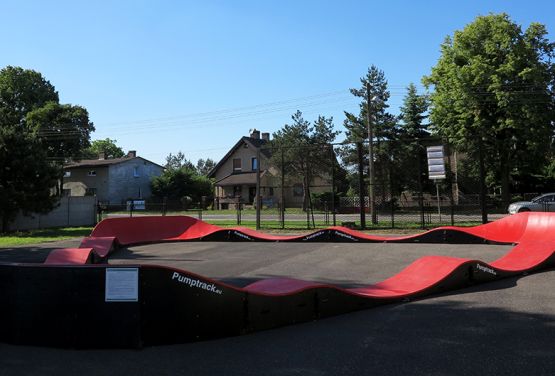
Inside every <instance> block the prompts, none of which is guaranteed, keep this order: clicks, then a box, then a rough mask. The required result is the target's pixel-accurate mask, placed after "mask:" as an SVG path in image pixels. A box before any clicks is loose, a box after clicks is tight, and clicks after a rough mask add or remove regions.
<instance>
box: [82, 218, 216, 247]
mask: <svg viewBox="0 0 555 376" xmlns="http://www.w3.org/2000/svg"><path fill="white" fill-rule="evenodd" d="M219 230H221V228H220V227H217V226H214V225H211V224H208V223H206V222H202V221H199V220H198V219H195V218H192V217H187V216H144V217H133V218H108V219H105V220H103V221H102V222H100V223H99V224H98V225H96V227H95V228H94V229H93V231H92V233H91V236H90V237H91V238H96V237H115V238H117V240H118V242H119V244H121V245H129V244H139V243H151V242H157V241H163V240H192V239H199V238H202V237H203V236H205V235H208V234H210V233H212V232H214V231H219Z"/></svg>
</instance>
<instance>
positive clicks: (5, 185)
mask: <svg viewBox="0 0 555 376" xmlns="http://www.w3.org/2000/svg"><path fill="white" fill-rule="evenodd" d="M0 166H2V168H0V218H1V220H2V223H1V225H2V229H1V230H2V232H6V231H7V230H8V225H9V223H10V222H11V221H12V220H13V219H14V218H15V216H16V215H17V213H18V211H22V212H23V213H24V214H29V213H31V212H38V213H44V212H48V211H49V210H51V209H52V208H53V207H54V205H55V204H56V201H57V200H56V197H55V196H53V195H52V194H51V192H50V188H51V187H54V185H55V184H56V181H57V177H58V171H57V169H56V168H55V166H54V165H53V164H51V163H48V161H47V158H46V150H45V149H44V148H43V146H42V144H41V142H40V140H39V139H37V138H36V137H34V136H33V135H32V134H30V133H27V132H24V131H23V130H21V129H18V128H14V127H5V126H0Z"/></svg>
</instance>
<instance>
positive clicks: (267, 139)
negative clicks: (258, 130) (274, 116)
mask: <svg viewBox="0 0 555 376" xmlns="http://www.w3.org/2000/svg"><path fill="white" fill-rule="evenodd" d="M262 139H263V140H264V141H270V133H268V132H264V133H262Z"/></svg>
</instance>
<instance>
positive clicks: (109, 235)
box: [47, 212, 555, 299]
mask: <svg viewBox="0 0 555 376" xmlns="http://www.w3.org/2000/svg"><path fill="white" fill-rule="evenodd" d="M447 232H449V233H455V234H457V233H458V234H465V235H470V236H472V237H475V238H478V239H482V240H483V241H484V242H488V241H489V242H498V243H512V244H514V245H515V247H514V248H513V249H512V250H511V251H509V252H508V253H507V254H505V255H504V256H503V257H501V258H499V259H498V260H496V261H493V262H491V263H489V264H488V263H485V262H482V261H480V260H471V259H465V258H456V257H449V256H426V257H422V258H420V259H418V260H416V261H415V262H413V263H412V264H410V265H408V266H407V267H406V268H405V269H404V270H402V271H401V272H399V273H398V274H396V275H394V276H392V277H390V278H388V279H386V280H384V281H382V282H379V283H376V284H373V285H369V286H366V287H359V288H351V289H342V288H339V287H336V286H330V285H324V284H321V283H316V282H310V281H303V280H297V279H291V278H272V279H265V280H261V281H257V282H254V283H252V284H250V285H248V286H246V287H244V288H242V289H240V288H237V287H234V286H229V285H226V284H223V283H221V282H218V281H212V280H210V279H208V278H205V279H206V280H210V281H212V282H213V283H216V284H219V285H222V286H226V287H228V288H232V289H235V290H239V291H245V292H248V293H251V294H259V295H270V296H277V295H291V294H295V293H299V292H301V291H305V290H308V289H313V288H320V287H330V288H334V289H337V290H339V291H342V292H345V293H347V294H352V295H357V296H362V297H369V298H378V299H380V298H404V297H410V296H414V295H425V294H426V292H427V291H430V292H433V291H434V289H433V288H434V287H435V286H437V285H439V284H441V283H442V282H445V281H448V280H450V279H453V278H455V276H456V275H457V271H460V270H461V269H463V268H465V267H470V268H471V271H470V273H472V276H471V278H473V281H474V282H485V281H491V280H495V279H499V278H503V277H508V276H512V275H515V274H519V273H523V272H529V271H532V270H537V269H540V268H542V267H547V266H549V265H551V263H552V261H553V259H554V251H555V213H535V212H530V213H520V214H516V215H513V216H508V217H505V218H502V219H500V220H497V221H495V222H491V223H488V224H484V225H480V226H476V227H468V228H464V227H441V228H436V229H434V230H431V231H428V232H425V233H422V234H418V235H411V236H404V237H380V236H372V235H368V234H365V233H362V232H358V231H355V230H351V229H347V228H344V227H331V228H328V229H325V230H320V231H316V232H313V233H311V234H308V235H296V236H276V235H268V234H264V233H261V232H257V231H254V230H251V229H246V228H241V227H236V228H220V227H218V226H214V225H211V224H208V223H205V222H203V221H200V220H197V219H194V218H191V217H185V216H164V217H135V218H112V219H106V220H104V221H102V222H100V223H99V224H98V225H97V226H96V227H95V228H94V230H93V231H92V233H91V236H90V237H88V238H85V239H84V240H83V242H82V244H81V247H82V248H87V249H89V252H91V253H94V254H95V255H96V256H97V258H99V259H102V260H104V259H106V257H108V254H109V252H110V251H111V250H113V249H115V247H114V245H115V244H116V243H117V244H121V245H124V246H129V245H132V244H141V243H153V242H165V241H200V240H203V239H209V238H210V239H211V240H213V237H214V235H218V234H219V235H221V237H223V239H226V236H227V237H229V236H231V235H233V239H235V240H239V241H241V240H250V241H298V242H301V241H309V240H314V239H315V238H317V236H319V237H321V238H323V237H324V235H325V234H334V235H336V237H337V238H339V239H341V240H343V241H344V240H345V239H348V240H350V241H370V242H400V241H402V242H411V241H413V242H425V240H426V239H434V236H436V235H437V237H441V236H442V234H446V233H447ZM422 240H424V241H422ZM74 253H75V254H76V255H77V254H78V256H76V255H74ZM88 259H89V258H88V257H87V258H85V257H84V254H83V250H78V249H77V250H75V249H68V250H65V251H60V250H57V251H56V253H55V254H54V255H53V257H49V259H48V260H47V263H48V264H56V263H58V264H84V263H85V262H86V261H85V260H88ZM182 272H184V273H188V272H187V271H182ZM191 274H192V273H191Z"/></svg>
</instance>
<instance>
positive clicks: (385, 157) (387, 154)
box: [341, 65, 398, 200]
mask: <svg viewBox="0 0 555 376" xmlns="http://www.w3.org/2000/svg"><path fill="white" fill-rule="evenodd" d="M360 83H361V87H360V88H357V89H350V92H351V94H353V95H354V96H356V97H359V98H361V102H360V105H359V108H360V111H359V114H358V115H355V114H352V113H349V112H345V121H344V122H343V125H344V126H345V128H346V130H347V131H346V132H345V133H346V140H345V141H346V142H348V143H350V144H348V145H346V146H345V147H343V148H342V150H341V156H342V159H343V163H344V164H345V165H346V166H347V167H350V170H351V173H355V172H354V170H356V169H355V168H353V167H355V166H357V165H358V157H357V148H356V146H355V145H354V143H355V142H363V141H364V140H367V139H368V138H369V135H368V126H367V115H366V113H367V109H368V103H367V102H368V100H367V99H368V97H369V98H370V99H371V100H370V106H369V107H370V121H371V123H372V127H373V131H374V132H373V133H374V140H372V141H373V142H375V143H376V145H375V148H374V166H375V170H374V174H375V176H376V177H377V181H379V182H380V184H379V186H378V187H374V188H375V192H376V191H377V193H381V196H382V200H385V194H386V185H387V182H388V181H390V180H391V179H389V174H388V171H390V170H392V168H391V152H392V151H391V150H390V146H391V143H390V142H391V141H394V140H396V139H397V137H398V128H397V122H396V120H397V119H396V118H395V116H393V115H392V114H390V113H388V112H387V108H388V107H389V105H388V104H387V101H388V99H389V97H390V93H389V90H388V89H387V80H386V79H385V74H384V72H383V71H382V70H380V69H378V68H377V67H376V66H374V65H372V66H371V67H370V68H368V72H367V73H366V75H365V76H364V77H362V78H361V79H360ZM368 94H369V95H368ZM384 141H388V142H384ZM367 158H368V156H365V157H364V159H365V161H364V163H365V164H368V159H367ZM352 181H353V180H352ZM351 188H352V189H351V190H352V191H355V190H357V189H358V187H351ZM376 188H378V189H376ZM380 188H381V189H380Z"/></svg>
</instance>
